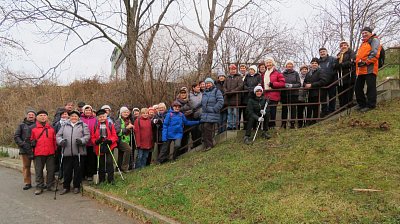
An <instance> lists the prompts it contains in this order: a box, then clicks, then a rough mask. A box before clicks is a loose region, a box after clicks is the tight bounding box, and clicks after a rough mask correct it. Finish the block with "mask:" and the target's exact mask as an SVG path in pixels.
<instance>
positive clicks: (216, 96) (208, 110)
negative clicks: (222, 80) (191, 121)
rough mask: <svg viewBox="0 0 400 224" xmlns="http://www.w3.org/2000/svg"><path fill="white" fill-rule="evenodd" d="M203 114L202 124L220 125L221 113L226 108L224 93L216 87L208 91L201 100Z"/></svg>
mask: <svg viewBox="0 0 400 224" xmlns="http://www.w3.org/2000/svg"><path fill="white" fill-rule="evenodd" d="M201 106H202V114H201V119H200V122H202V123H218V122H219V119H220V111H221V109H222V107H223V106H224V97H223V96H222V92H221V91H220V90H219V89H218V88H216V87H215V86H213V87H211V88H210V89H206V90H205V91H204V92H203V98H202V99H201Z"/></svg>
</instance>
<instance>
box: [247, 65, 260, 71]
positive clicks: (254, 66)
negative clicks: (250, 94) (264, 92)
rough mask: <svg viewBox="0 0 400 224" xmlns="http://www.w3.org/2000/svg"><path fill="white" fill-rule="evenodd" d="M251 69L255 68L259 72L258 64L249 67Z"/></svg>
mask: <svg viewBox="0 0 400 224" xmlns="http://www.w3.org/2000/svg"><path fill="white" fill-rule="evenodd" d="M249 69H253V70H254V72H255V73H257V72H258V68H257V65H252V66H250V68H249Z"/></svg>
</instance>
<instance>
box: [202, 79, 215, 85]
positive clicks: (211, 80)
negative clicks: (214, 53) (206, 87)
mask: <svg viewBox="0 0 400 224" xmlns="http://www.w3.org/2000/svg"><path fill="white" fill-rule="evenodd" d="M204 82H205V83H207V82H211V83H212V84H213V85H214V80H213V79H212V78H206V80H204Z"/></svg>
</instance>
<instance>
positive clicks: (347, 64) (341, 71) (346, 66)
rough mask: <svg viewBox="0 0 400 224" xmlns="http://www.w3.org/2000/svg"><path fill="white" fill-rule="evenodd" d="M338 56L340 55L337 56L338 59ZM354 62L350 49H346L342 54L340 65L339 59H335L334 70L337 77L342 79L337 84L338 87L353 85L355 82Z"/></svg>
mask: <svg viewBox="0 0 400 224" xmlns="http://www.w3.org/2000/svg"><path fill="white" fill-rule="evenodd" d="M339 56H340V53H339V54H338V57H339ZM355 60H356V54H355V53H354V51H353V50H352V49H348V50H347V51H346V52H345V53H344V54H343V60H342V63H339V59H338V58H336V60H335V64H334V68H335V70H336V74H337V77H339V78H342V77H344V78H343V79H342V82H339V83H338V85H339V86H341V85H342V84H344V85H349V84H354V83H355V81H356V74H355V63H354V61H355Z"/></svg>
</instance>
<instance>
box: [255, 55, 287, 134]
mask: <svg viewBox="0 0 400 224" xmlns="http://www.w3.org/2000/svg"><path fill="white" fill-rule="evenodd" d="M265 67H266V71H265V74H264V75H261V86H262V87H263V89H264V90H265V91H264V96H265V97H266V98H269V106H270V113H271V119H270V121H269V124H268V127H270V128H275V126H276V122H275V119H276V105H278V102H279V101H280V100H281V92H280V91H271V90H273V89H280V88H285V77H284V76H283V75H282V73H280V72H279V71H278V70H277V69H276V62H275V60H274V59H273V58H271V57H268V58H266V59H265Z"/></svg>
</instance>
